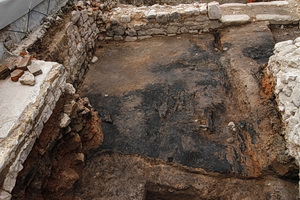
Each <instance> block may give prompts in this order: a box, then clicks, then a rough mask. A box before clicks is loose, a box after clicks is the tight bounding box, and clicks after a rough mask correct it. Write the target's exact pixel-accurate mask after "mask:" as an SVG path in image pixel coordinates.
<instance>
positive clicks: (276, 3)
mask: <svg viewBox="0 0 300 200" xmlns="http://www.w3.org/2000/svg"><path fill="white" fill-rule="evenodd" d="M288 4H289V2H287V1H270V2H253V3H247V5H248V6H284V5H288Z"/></svg>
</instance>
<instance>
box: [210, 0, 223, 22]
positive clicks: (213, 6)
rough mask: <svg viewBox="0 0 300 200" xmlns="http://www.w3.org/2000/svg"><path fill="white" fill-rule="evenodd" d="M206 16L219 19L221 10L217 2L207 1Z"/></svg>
mask: <svg viewBox="0 0 300 200" xmlns="http://www.w3.org/2000/svg"><path fill="white" fill-rule="evenodd" d="M208 17H209V19H221V17H222V11H221V8H220V5H219V3H218V2H211V3H208Z"/></svg>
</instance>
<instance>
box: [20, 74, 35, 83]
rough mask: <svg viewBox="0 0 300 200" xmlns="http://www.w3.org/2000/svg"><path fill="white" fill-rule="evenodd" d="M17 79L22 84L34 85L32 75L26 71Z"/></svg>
mask: <svg viewBox="0 0 300 200" xmlns="http://www.w3.org/2000/svg"><path fill="white" fill-rule="evenodd" d="M19 81H20V83H21V84H22V85H30V86H33V85H35V78H34V75H33V74H32V73H30V72H27V71H26V72H25V73H24V74H23V75H22V76H21V77H20V79H19Z"/></svg>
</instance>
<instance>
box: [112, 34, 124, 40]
mask: <svg viewBox="0 0 300 200" xmlns="http://www.w3.org/2000/svg"><path fill="white" fill-rule="evenodd" d="M114 40H115V41H121V40H124V38H123V37H122V36H120V35H115V36H114Z"/></svg>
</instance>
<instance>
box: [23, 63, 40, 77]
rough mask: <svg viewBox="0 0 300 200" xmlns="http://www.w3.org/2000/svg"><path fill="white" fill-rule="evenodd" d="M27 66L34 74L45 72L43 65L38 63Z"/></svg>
mask: <svg viewBox="0 0 300 200" xmlns="http://www.w3.org/2000/svg"><path fill="white" fill-rule="evenodd" d="M27 68H28V71H29V72H30V73H32V74H33V75H34V76H38V75H40V74H42V73H43V71H42V70H41V67H40V66H39V65H38V64H36V63H33V64H31V65H29V66H28V67H27Z"/></svg>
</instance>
